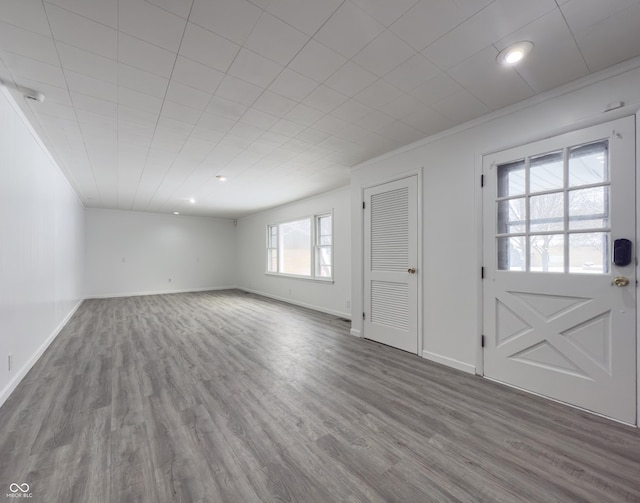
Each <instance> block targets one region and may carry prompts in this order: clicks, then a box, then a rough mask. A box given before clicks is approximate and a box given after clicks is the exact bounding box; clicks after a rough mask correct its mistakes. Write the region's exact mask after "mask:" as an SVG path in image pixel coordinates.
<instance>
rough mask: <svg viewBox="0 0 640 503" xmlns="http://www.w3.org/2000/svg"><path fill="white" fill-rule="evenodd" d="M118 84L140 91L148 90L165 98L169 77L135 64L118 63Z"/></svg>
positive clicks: (151, 93) (157, 96) (152, 94)
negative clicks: (145, 69)
mask: <svg viewBox="0 0 640 503" xmlns="http://www.w3.org/2000/svg"><path fill="white" fill-rule="evenodd" d="M118 84H119V85H121V86H122V87H128V88H129V89H134V90H136V91H140V92H147V93H149V94H150V95H151V96H155V97H156V98H164V95H165V94H166V92H167V86H168V85H169V79H165V78H164V77H160V76H158V75H155V74H153V73H149V72H145V71H144V70H140V69H138V68H134V67H133V66H129V65H125V64H124V63H119V64H118Z"/></svg>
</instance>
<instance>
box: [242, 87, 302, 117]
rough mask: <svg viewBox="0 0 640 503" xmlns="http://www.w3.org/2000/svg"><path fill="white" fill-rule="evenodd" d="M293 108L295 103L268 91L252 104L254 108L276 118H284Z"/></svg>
mask: <svg viewBox="0 0 640 503" xmlns="http://www.w3.org/2000/svg"><path fill="white" fill-rule="evenodd" d="M294 106H296V102H295V101H292V100H290V99H288V98H285V97H284V96H280V95H279V94H275V93H272V92H270V91H265V92H264V93H263V94H262V96H260V98H258V99H257V100H256V102H255V103H254V104H253V107H254V108H257V109H258V110H261V111H262V112H267V113H268V114H271V115H274V116H276V117H284V116H285V115H286V114H287V112H289V110H291V109H292V108H293V107H294Z"/></svg>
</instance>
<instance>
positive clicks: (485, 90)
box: [447, 46, 533, 110]
mask: <svg viewBox="0 0 640 503" xmlns="http://www.w3.org/2000/svg"><path fill="white" fill-rule="evenodd" d="M497 56H498V51H497V50H496V49H495V47H493V46H490V47H487V48H486V49H484V50H482V51H480V52H478V53H477V54H475V55H474V56H472V57H471V58H469V59H467V60H466V61H464V62H463V63H461V64H460V65H457V66H455V67H453V68H451V69H450V70H449V71H448V72H447V73H448V74H449V76H450V77H451V78H453V79H454V80H455V81H456V82H457V83H458V84H460V85H461V86H462V87H464V88H465V89H466V90H467V91H469V92H470V93H471V94H473V95H474V96H475V97H476V98H478V99H479V100H480V101H481V102H482V103H484V104H485V105H487V106H488V107H489V108H490V109H491V110H497V109H499V108H503V107H505V106H507V105H511V104H513V103H515V102H517V101H521V100H524V99H526V98H529V97H531V96H533V90H532V89H531V88H530V87H529V86H528V85H527V83H526V82H525V81H524V80H523V79H522V77H520V75H518V73H517V72H516V71H515V69H514V68H512V67H504V66H501V65H498V64H497V63H496V57H497Z"/></svg>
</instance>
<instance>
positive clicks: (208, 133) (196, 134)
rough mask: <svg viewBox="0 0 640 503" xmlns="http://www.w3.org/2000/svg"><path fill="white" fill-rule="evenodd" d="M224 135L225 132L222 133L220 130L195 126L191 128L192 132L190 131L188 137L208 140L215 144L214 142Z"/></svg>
mask: <svg viewBox="0 0 640 503" xmlns="http://www.w3.org/2000/svg"><path fill="white" fill-rule="evenodd" d="M224 135H225V133H222V132H220V131H214V130H212V129H208V128H205V127H202V126H196V127H194V128H193V132H192V133H191V136H190V137H189V138H190V139H192V138H197V139H200V140H206V141H208V142H211V143H212V144H213V145H214V146H215V144H216V143H217V142H219V141H220V140H221V139H222V137H223V136H224Z"/></svg>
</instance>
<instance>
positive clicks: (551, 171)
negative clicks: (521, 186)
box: [529, 152, 564, 193]
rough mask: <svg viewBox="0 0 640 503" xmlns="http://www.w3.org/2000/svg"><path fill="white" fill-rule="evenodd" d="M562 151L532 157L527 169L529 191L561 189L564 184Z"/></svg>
mask: <svg viewBox="0 0 640 503" xmlns="http://www.w3.org/2000/svg"><path fill="white" fill-rule="evenodd" d="M563 173H564V170H563V164H562V152H554V153H552V154H546V155H541V156H540V157H532V158H531V164H530V169H529V192H530V193H532V192H542V191H543V190H553V189H561V188H562V187H563V186H564V174H563Z"/></svg>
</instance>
